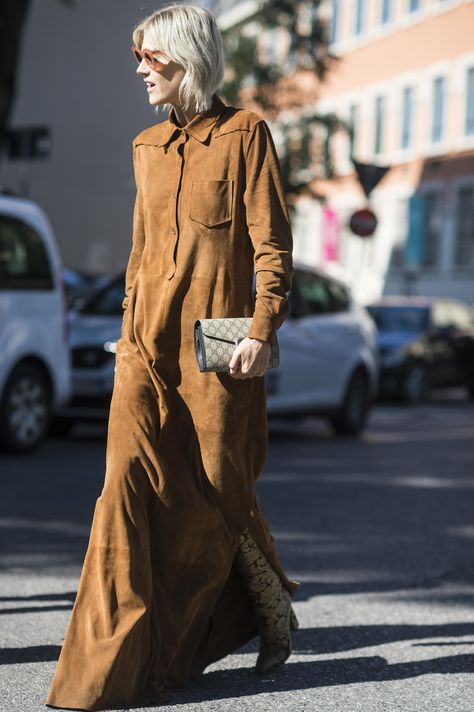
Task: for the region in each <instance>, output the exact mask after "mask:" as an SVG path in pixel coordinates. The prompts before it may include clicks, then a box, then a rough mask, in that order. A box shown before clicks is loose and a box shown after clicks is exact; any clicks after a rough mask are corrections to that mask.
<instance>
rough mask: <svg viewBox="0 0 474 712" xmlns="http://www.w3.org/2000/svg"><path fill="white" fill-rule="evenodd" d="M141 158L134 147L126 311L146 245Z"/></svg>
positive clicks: (126, 273) (123, 302)
mask: <svg viewBox="0 0 474 712" xmlns="http://www.w3.org/2000/svg"><path fill="white" fill-rule="evenodd" d="M138 165H139V159H138V152H137V148H136V147H133V170H134V175H135V185H136V189H137V191H136V196H135V205H134V209H133V227H132V249H131V252H130V256H129V259H128V264H127V270H126V272H125V297H124V298H123V301H122V307H123V310H124V312H125V311H126V309H127V307H128V302H129V300H130V292H131V290H132V287H133V283H134V282H135V277H136V275H137V272H138V268H139V267H140V262H141V259H142V252H143V248H144V246H145V227H144V220H143V206H142V191H141V188H140V184H139V176H138V174H139V170H138Z"/></svg>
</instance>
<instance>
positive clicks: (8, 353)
mask: <svg viewBox="0 0 474 712" xmlns="http://www.w3.org/2000/svg"><path fill="white" fill-rule="evenodd" d="M62 269H63V265H62V260H61V256H60V253H59V249H58V245H57V242H56V239H55V236H54V232H53V229H52V227H51V224H50V222H49V220H48V218H47V216H46V215H45V213H44V212H43V210H42V209H41V208H40V207H39V206H38V205H37V204H36V203H34V202H33V201H31V200H27V199H25V198H21V197H17V196H14V195H11V194H8V193H6V192H0V449H2V450H6V451H10V452H12V451H13V452H26V451H32V450H34V449H36V448H37V446H38V445H39V443H40V442H41V440H42V438H43V436H44V435H45V434H46V433H47V432H48V428H49V423H50V418H51V416H52V413H53V412H54V411H55V410H56V408H59V407H60V406H62V405H63V404H64V403H66V402H67V401H68V400H69V398H70V396H71V367H70V355H69V344H68V322H67V308H66V299H65V290H64V284H63V279H62Z"/></svg>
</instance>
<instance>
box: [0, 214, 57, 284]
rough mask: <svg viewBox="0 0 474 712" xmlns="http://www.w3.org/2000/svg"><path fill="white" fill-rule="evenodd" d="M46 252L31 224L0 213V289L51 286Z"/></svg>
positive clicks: (50, 273) (51, 281) (51, 276)
mask: <svg viewBox="0 0 474 712" xmlns="http://www.w3.org/2000/svg"><path fill="white" fill-rule="evenodd" d="M53 288H54V280H53V275H52V272H51V266H50V262H49V258H48V253H47V252H46V248H45V245H44V242H43V239H42V238H41V236H40V235H39V234H38V233H37V232H36V230H34V229H33V228H32V227H30V225H27V224H26V223H24V222H23V221H22V220H19V219H18V218H16V217H13V216H9V215H0V289H34V290H37V289H53Z"/></svg>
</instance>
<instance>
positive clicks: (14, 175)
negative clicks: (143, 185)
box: [0, 0, 164, 273]
mask: <svg viewBox="0 0 474 712" xmlns="http://www.w3.org/2000/svg"><path fill="white" fill-rule="evenodd" d="M160 4H163V3H159V2H154V3H144V2H140V3H138V2H134V0H120V2H114V0H101V1H100V2H95V3H93V2H90V1H89V2H87V0H78V2H77V3H76V6H75V7H73V8H67V7H66V6H65V5H63V4H62V3H60V2H59V1H55V0H33V2H32V8H31V11H30V13H29V16H28V19H27V24H26V27H25V31H24V34H23V44H22V52H21V56H20V64H19V82H18V85H17V99H16V102H15V106H14V111H13V115H12V117H11V121H10V124H11V126H12V127H21V126H29V125H47V126H50V128H51V132H52V154H51V158H50V159H46V160H37V161H32V162H31V163H30V162H28V163H25V162H24V161H21V162H19V161H15V162H13V161H11V162H9V161H5V160H3V161H2V162H1V164H0V182H2V183H4V184H7V185H8V186H10V187H11V188H13V189H19V188H21V187H22V186H24V185H25V181H26V182H27V183H28V186H29V189H28V197H30V198H32V199H34V200H37V201H38V202H39V203H40V204H41V205H42V206H43V207H44V208H45V209H46V211H47V213H48V214H49V216H50V218H51V221H52V223H53V225H54V227H55V230H56V233H57V237H58V240H59V243H60V247H61V250H62V254H63V259H64V262H65V264H67V265H69V266H72V267H75V268H78V269H84V270H87V271H90V272H97V273H98V272H109V271H117V270H120V269H122V268H123V267H124V266H125V263H126V260H127V258H128V254H129V251H130V238H131V224H132V210H133V199H134V193H135V183H134V180H133V164H132V147H131V142H132V139H133V138H134V137H135V136H136V135H137V133H139V131H141V130H142V129H143V128H145V127H147V126H151V125H152V124H155V123H157V122H158V121H161V120H162V118H164V114H161V115H160V116H157V115H156V114H155V113H154V110H153V109H152V107H150V105H149V104H148V95H147V93H146V90H145V86H144V84H143V81H142V80H141V78H140V77H138V75H137V74H136V67H137V64H136V61H135V60H134V59H133V57H132V53H131V51H130V47H131V45H132V37H131V31H132V28H133V26H134V25H135V24H136V23H137V22H138V21H139V20H140V19H141V18H142V17H144V16H145V15H147V14H149V13H150V12H152V11H153V10H155V9H156V8H157V7H159V5H160Z"/></svg>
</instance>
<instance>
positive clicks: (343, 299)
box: [326, 279, 350, 312]
mask: <svg viewBox="0 0 474 712" xmlns="http://www.w3.org/2000/svg"><path fill="white" fill-rule="evenodd" d="M326 287H327V289H328V292H329V296H330V299H331V311H333V312H341V311H346V309H348V308H349V301H350V298H349V291H348V290H347V289H346V288H345V287H344V285H342V284H338V283H337V282H333V281H332V280H330V279H329V280H326Z"/></svg>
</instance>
